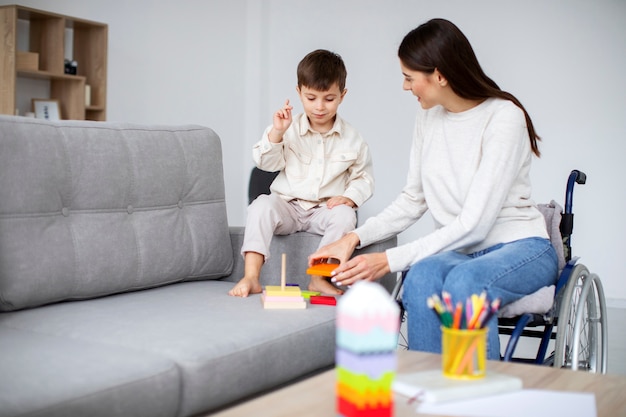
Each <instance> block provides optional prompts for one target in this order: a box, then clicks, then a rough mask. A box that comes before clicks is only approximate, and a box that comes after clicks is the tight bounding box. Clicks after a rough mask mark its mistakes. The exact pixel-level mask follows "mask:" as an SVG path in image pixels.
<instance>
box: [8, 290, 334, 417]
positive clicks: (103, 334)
mask: <svg viewBox="0 0 626 417" xmlns="http://www.w3.org/2000/svg"><path fill="white" fill-rule="evenodd" d="M232 285H233V284H232V282H225V281H216V280H209V281H196V282H184V283H179V284H176V285H168V286H164V287H160V288H153V289H149V290H144V291H138V292H134V293H125V294H117V295H112V296H109V297H102V298H99V299H94V300H87V301H75V302H65V303H58V304H54V305H48V306H43V307H39V308H36V309H27V310H21V311H16V312H9V313H2V314H0V329H2V327H3V326H4V327H11V328H15V329H21V330H28V331H30V332H33V333H38V334H45V335H50V336H54V337H58V338H65V339H67V340H68V341H69V340H71V341H73V342H71V343H76V344H77V346H78V347H80V346H81V343H84V344H89V345H101V346H104V347H111V348H113V347H116V348H118V349H123V350H128V351H133V352H139V353H141V352H143V353H144V354H145V355H146V357H148V358H151V357H154V356H159V357H161V358H163V359H167V360H168V361H171V362H174V363H175V364H176V365H177V366H178V368H179V371H180V376H181V391H180V395H181V398H180V407H179V415H180V416H190V415H198V414H199V413H202V412H207V411H210V410H214V409H216V408H218V407H222V406H224V405H227V404H229V403H232V402H233V401H237V400H241V399H242V398H244V397H246V396H250V395H253V394H256V393H259V392H262V391H264V390H268V389H271V388H275V387H276V386H278V385H280V384H283V383H286V382H289V381H291V380H293V379H295V378H299V377H302V376H303V375H306V374H308V373H311V372H314V371H319V370H320V369H324V368H325V367H326V368H328V367H330V366H332V364H333V363H334V354H335V311H336V308H335V307H334V306H324V305H309V306H307V308H306V309H304V310H264V309H263V307H262V304H261V296H260V295H259V294H255V295H251V296H249V297H247V298H236V297H231V296H229V295H227V292H228V290H229V289H230V288H232ZM7 337H8V336H7ZM2 338H3V339H4V338H5V334H4V333H2ZM68 343H70V342H68ZM33 349H34V350H41V351H45V350H46V347H45V344H43V343H40V344H38V345H37V346H34V347H33ZM1 352H2V350H1V348H0V354H1ZM35 354H36V353H33V355H35ZM0 363H1V361H0ZM19 371H20V370H19V368H16V370H15V373H19ZM12 375H13V373H10V374H7V373H4V374H3V378H9V379H10V378H12ZM0 384H1V383H0ZM30 392H33V391H30ZM0 406H1V403H0ZM129 415H131V414H129ZM134 415H146V416H149V415H150V414H149V413H141V414H139V413H138V414H134Z"/></svg>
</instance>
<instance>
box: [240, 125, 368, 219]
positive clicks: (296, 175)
mask: <svg viewBox="0 0 626 417" xmlns="http://www.w3.org/2000/svg"><path fill="white" fill-rule="evenodd" d="M271 128H272V126H269V127H268V128H267V129H266V130H265V132H264V133H263V137H262V138H261V140H260V141H259V142H258V143H256V144H255V145H254V147H253V148H252V157H253V159H254V162H255V163H256V165H257V167H259V168H260V169H262V170H264V171H280V173H279V174H278V176H277V177H276V179H275V180H274V182H273V183H272V186H271V187H270V190H271V191H272V193H276V194H278V195H279V196H281V197H282V198H284V199H285V200H287V201H291V200H294V199H295V200H298V203H299V204H300V206H301V207H302V208H304V209H310V208H312V207H315V206H318V205H321V204H324V202H325V201H326V200H328V199H329V198H331V197H336V196H344V197H347V198H349V199H351V200H352V201H354V203H355V204H356V205H357V207H358V206H361V205H362V204H363V203H364V202H365V201H366V200H367V199H369V198H370V197H371V196H372V194H373V192H374V174H373V167H372V159H371V155H370V151H369V147H368V146H367V143H366V142H365V140H364V139H363V138H362V137H361V135H360V134H359V132H358V131H357V130H356V129H354V128H353V127H352V126H351V125H350V124H348V123H347V122H345V121H344V120H343V119H341V118H340V117H339V116H337V117H336V120H335V123H334V125H333V127H332V129H330V130H329V131H328V132H327V133H323V134H322V133H319V132H316V131H314V130H313V129H311V126H310V124H309V120H308V118H307V117H306V115H305V114H299V115H297V116H296V117H294V119H293V122H292V123H291V126H289V129H287V131H286V132H285V134H284V135H283V140H282V142H280V143H272V142H270V140H269V137H268V133H269V131H270V130H271Z"/></svg>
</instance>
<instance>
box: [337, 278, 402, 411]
mask: <svg viewBox="0 0 626 417" xmlns="http://www.w3.org/2000/svg"><path fill="white" fill-rule="evenodd" d="M399 326H400V311H399V307H398V305H397V304H396V303H395V302H394V301H393V300H392V299H391V297H390V296H389V294H388V293H387V291H386V290H385V289H384V288H383V287H382V286H381V285H380V284H377V283H373V282H367V281H359V282H357V283H356V284H355V285H353V286H352V288H351V289H350V290H349V291H348V292H347V293H346V294H345V295H343V296H342V297H341V299H340V300H339V302H338V304H337V350H336V358H335V363H336V369H337V412H338V415H339V416H343V417H357V416H358V417H390V416H392V415H393V393H392V391H391V385H392V383H393V379H394V376H395V372H396V348H397V345H398V331H399Z"/></svg>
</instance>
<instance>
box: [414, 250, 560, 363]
mask: <svg viewBox="0 0 626 417" xmlns="http://www.w3.org/2000/svg"><path fill="white" fill-rule="evenodd" d="M557 274H558V266H557V256H556V252H555V250H554V247H553V246H552V245H551V244H550V241H549V240H548V239H543V238H527V239H520V240H517V241H514V242H510V243H504V244H498V245H494V246H492V247H490V248H487V249H485V250H482V251H480V252H476V253H472V254H469V255H466V254H461V253H458V252H454V251H449V252H442V253H439V254H436V255H432V256H429V257H427V258H424V259H423V260H421V261H419V262H417V263H416V264H414V265H413V266H411V268H410V269H409V271H408V272H407V273H406V276H405V280H404V287H403V294H402V302H403V304H404V307H405V309H406V312H407V327H408V339H409V349H411V350H421V351H426V352H435V353H440V352H441V328H440V326H441V322H440V320H439V318H438V317H437V315H436V314H435V313H434V312H433V311H432V310H431V309H430V308H429V307H428V305H427V301H426V300H427V299H428V297H430V296H432V295H433V294H437V295H439V296H440V295H441V293H442V292H443V291H447V292H449V293H450V294H451V295H452V299H453V300H454V301H455V302H456V301H465V300H466V299H467V298H468V297H470V296H471V295H472V294H480V293H481V292H482V291H483V290H485V291H487V295H488V297H489V298H490V299H491V300H494V299H496V298H500V299H501V300H502V304H501V305H506V304H509V303H512V302H513V301H516V300H518V299H519V298H522V297H523V296H525V295H527V294H531V293H533V292H535V291H537V290H538V289H539V288H541V287H544V286H547V285H552V284H554V283H555V282H556V279H557ZM488 328H489V330H488V340H487V357H488V358H489V359H499V358H500V339H499V337H498V319H497V317H495V316H494V317H492V319H491V320H490V321H489V323H488Z"/></svg>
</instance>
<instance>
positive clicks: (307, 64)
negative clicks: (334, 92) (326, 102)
mask: <svg viewBox="0 0 626 417" xmlns="http://www.w3.org/2000/svg"><path fill="white" fill-rule="evenodd" d="M347 75H348V73H347V71H346V66H345V65H344V63H343V60H342V59H341V56H339V55H338V54H336V53H334V52H330V51H327V50H325V49H318V50H315V51H313V52H310V53H308V54H307V55H306V56H305V57H304V58H302V61H300V63H299V64H298V87H302V86H305V87H309V88H312V89H314V90H318V91H327V90H329V89H330V87H332V85H333V84H337V85H338V86H339V91H343V90H344V89H345V88H346V77H347Z"/></svg>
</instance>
